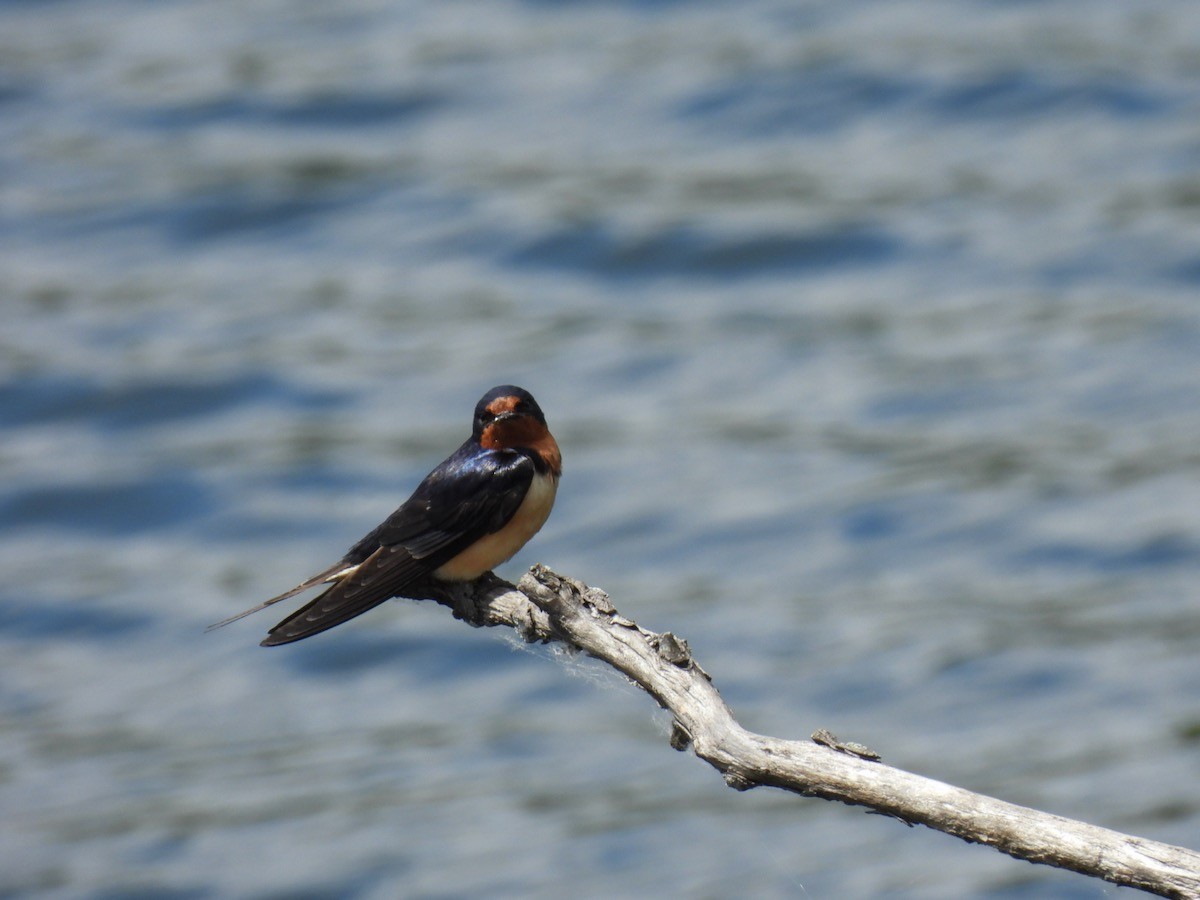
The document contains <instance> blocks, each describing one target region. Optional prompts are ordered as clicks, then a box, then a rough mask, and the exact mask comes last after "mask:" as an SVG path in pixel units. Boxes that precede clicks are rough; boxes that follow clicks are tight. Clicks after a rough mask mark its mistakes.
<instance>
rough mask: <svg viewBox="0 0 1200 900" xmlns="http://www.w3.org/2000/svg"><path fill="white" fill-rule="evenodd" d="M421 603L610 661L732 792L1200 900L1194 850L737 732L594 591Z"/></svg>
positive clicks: (685, 665) (562, 587)
mask: <svg viewBox="0 0 1200 900" xmlns="http://www.w3.org/2000/svg"><path fill="white" fill-rule="evenodd" d="M423 593H424V595H425V596H426V597H428V598H430V599H433V600H436V601H437V602H438V603H441V604H443V605H445V606H449V607H450V608H451V609H452V610H453V611H454V615H455V616H456V617H457V618H460V619H464V620H466V621H467V622H469V623H470V624H472V625H475V626H491V625H507V626H509V627H512V628H515V629H516V630H517V631H518V632H519V633H520V634H521V635H522V637H523V638H524V639H525V640H527V641H530V642H534V641H540V642H548V641H561V642H563V643H565V644H567V645H568V646H571V647H574V648H576V649H578V650H581V651H583V652H584V653H587V654H588V655H589V656H592V657H595V658H596V659H599V660H602V661H604V662H606V663H608V664H609V665H610V666H612V667H613V668H615V669H617V670H618V671H619V672H621V673H623V674H624V675H625V676H626V677H628V678H629V679H630V680H632V681H633V682H634V683H636V684H637V685H639V686H640V687H641V688H642V689H643V690H645V691H646V693H648V694H650V696H652V697H653V698H654V699H655V700H657V701H658V703H659V705H660V706H662V707H663V708H664V709H666V710H668V711H670V712H671V714H672V715H673V716H674V723H673V727H672V731H671V746H673V747H674V748H675V749H677V750H684V749H686V748H687V747H688V746H691V747H692V748H693V749H694V750H695V753H696V755H697V756H698V757H700V758H701V759H703V760H704V761H705V762H707V763H709V764H710V765H711V766H713V767H714V768H715V769H716V770H717V771H719V772H720V773H721V774H722V775H723V776H724V778H725V782H726V783H727V784H728V785H729V786H730V787H732V788H735V789H737V790H748V789H750V788H753V787H760V786H770V787H777V788H782V789H783V790H787V791H792V792H794V793H797V794H801V795H803V796H806V797H820V798H823V799H825V800H838V801H841V802H842V803H847V804H851V805H858V806H865V807H867V808H869V809H870V810H872V811H875V812H878V813H883V814H885V815H888V816H892V817H894V818H897V819H900V820H901V821H903V822H906V823H908V824H909V825H926V826H928V827H930V828H933V829H936V830H938V831H943V832H945V833H947V834H952V835H954V836H955V837H959V838H962V839H963V840H964V841H968V842H970V843H978V844H986V845H988V846H990V847H994V848H995V849H997V850H999V851H1000V852H1002V853H1007V854H1008V855H1009V856H1013V857H1016V858H1017V859H1024V860H1028V861H1029V862H1033V863H1041V864H1044V865H1049V866H1055V867H1057V868H1061V869H1069V870H1071V871H1074V872H1079V873H1081V874H1084V875H1090V876H1092V877H1095V878H1102V879H1104V880H1105V881H1109V882H1112V883H1113V884H1119V885H1124V886H1127V887H1133V888H1138V889H1140V890H1143V891H1148V892H1150V893H1153V894H1158V895H1160V896H1163V897H1192V898H1196V897H1200V853H1196V852H1193V851H1191V850H1187V849H1184V848H1182V847H1174V846H1171V845H1169V844H1162V843H1159V842H1157V841H1150V840H1145V839H1143V838H1138V837H1133V836H1131V835H1126V834H1121V833H1120V832H1116V831H1111V830H1109V829H1107V828H1099V827H1096V826H1094V825H1088V824H1085V823H1083V822H1078V821H1075V820H1072V819H1067V818H1063V817H1061V816H1055V815H1051V814H1049V813H1044V812H1040V811H1038V810H1035V809H1029V808H1027V807H1023V806H1017V805H1015V804H1012V803H1006V802H1004V801H1002V800H996V799H994V798H992V797H987V796H984V795H983V794H976V793H972V792H971V791H967V790H963V789H962V788H957V787H954V786H953V785H949V784H944V783H943V782H940V781H935V780H933V779H930V778H924V777H922V776H920V775H914V774H912V773H910V772H905V771H903V770H901V769H896V768H892V767H891V766H886V765H884V764H882V763H881V762H879V761H878V760H879V755H878V754H877V753H875V752H874V751H872V750H870V749H869V748H867V747H863V746H862V745H860V744H854V743H850V742H842V741H839V740H838V739H837V738H835V737H834V736H833V735H831V734H829V733H828V732H825V731H819V732H817V733H816V734H814V735H813V737H812V740H811V741H788V740H780V739H778V738H772V737H765V736H763V735H759V734H754V733H753V732H750V731H747V730H746V729H744V728H742V726H741V725H739V724H738V723H737V721H736V720H735V719H734V717H733V713H732V712H731V711H730V709H729V707H728V706H726V704H725V701H724V700H723V699H721V695H720V694H719V693H718V692H717V689H716V688H715V687H714V686H713V684H712V679H711V678H710V677H709V676H708V674H707V673H706V672H705V671H704V670H703V669H701V668H700V666H699V665H698V664H697V663H696V661H695V660H694V659H693V658H692V655H691V651H690V650H689V648H688V645H687V642H686V641H684V640H682V639H681V638H678V637H676V636H675V635H673V634H671V633H670V632H664V633H662V634H656V633H654V632H651V631H646V630H645V629H642V628H639V627H638V626H637V624H636V623H634V622H632V621H630V620H629V619H626V618H625V617H624V616H622V615H620V614H619V613H618V612H617V610H616V609H615V608H614V607H613V605H612V603H611V602H610V601H609V598H608V595H607V594H605V593H604V592H603V591H601V590H599V589H598V588H589V587H587V586H586V585H584V584H582V583H580V582H578V581H575V580H574V579H571V578H566V577H563V576H561V575H557V574H556V573H554V572H552V571H551V570H549V569H547V568H545V567H543V566H534V567H533V568H532V569H531V570H530V571H529V573H527V574H526V575H525V576H524V577H523V578H522V579H521V581H520V584H519V585H518V586H517V587H514V586H513V585H511V584H509V583H508V582H506V581H502V580H500V579H498V578H495V576H491V577H488V576H485V577H484V578H482V579H480V580H478V581H475V582H472V583H470V584H464V585H445V584H431V585H428V586H427V591H425V592H423Z"/></svg>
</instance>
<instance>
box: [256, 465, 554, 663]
mask: <svg viewBox="0 0 1200 900" xmlns="http://www.w3.org/2000/svg"><path fill="white" fill-rule="evenodd" d="M534 471H535V470H534V465H533V461H532V460H531V459H530V458H529V457H528V456H526V455H524V454H522V453H519V452H517V451H513V450H483V449H481V448H480V447H479V445H478V444H474V443H472V442H470V441H468V442H467V443H466V444H464V445H463V446H462V447H460V448H459V449H458V450H457V451H456V452H455V453H454V454H453V455H452V456H451V457H450V458H449V459H447V460H446V461H445V462H443V463H442V464H441V465H440V466H438V467H437V468H436V469H434V470H433V471H432V472H430V473H429V475H428V476H426V478H425V480H424V481H422V482H421V484H420V485H419V486H418V487H417V489H416V490H415V491H414V492H413V495H412V496H411V497H410V498H409V499H408V500H407V501H405V503H404V505H403V506H401V507H400V508H399V509H397V510H396V511H395V512H394V513H392V514H391V515H390V516H388V518H387V519H386V520H385V521H384V522H383V523H382V524H380V525H379V527H378V528H376V529H375V530H374V531H372V532H371V533H370V534H368V535H367V536H366V537H364V538H363V539H362V540H360V541H359V542H358V543H356V544H355V545H354V546H353V547H351V548H350V550H349V552H348V553H347V554H346V557H345V559H344V560H343V562H344V563H345V567H347V568H350V567H354V568H352V570H351V571H350V572H349V573H348V574H347V575H345V576H344V577H343V578H341V579H340V580H339V581H337V582H336V583H335V584H334V585H333V586H332V587H330V588H329V589H328V590H327V591H325V592H324V593H323V594H321V595H320V596H319V597H317V598H316V599H315V600H313V601H312V602H311V603H309V604H307V605H306V606H303V607H301V608H300V609H298V610H297V611H296V612H294V613H292V615H290V616H288V617H287V618H286V619H284V620H283V621H282V622H280V623H279V624H278V625H276V626H275V627H274V628H272V629H271V630H270V632H268V635H267V638H266V640H264V641H263V642H262V644H263V646H264V647H270V646H273V645H275V644H287V643H290V642H292V641H298V640H301V639H302V638H306V637H311V636H312V635H314V634H319V633H320V632H322V631H325V630H327V629H329V628H333V627H334V626H335V625H340V624H341V623H342V622H345V621H347V620H349V619H352V618H354V617H355V616H358V615H361V614H362V613H364V612H366V611H367V610H369V609H372V608H373V607H376V606H378V605H379V604H380V603H383V602H384V601H385V600H388V599H390V598H391V597H396V596H399V595H401V594H403V593H404V591H405V589H406V588H408V587H410V586H411V585H413V584H415V583H417V582H419V581H422V580H424V579H425V578H428V577H429V575H430V574H431V573H432V572H434V571H435V570H437V569H438V568H440V567H441V566H442V565H443V564H444V563H446V562H448V561H449V560H451V559H453V558H454V557H455V556H457V555H458V554H459V553H461V552H462V551H463V550H466V549H467V548H468V547H470V546H471V545H472V544H474V543H475V542H476V541H477V540H479V539H480V538H481V537H484V536H485V535H487V534H491V533H492V532H494V531H499V530H500V529H501V528H503V527H504V525H505V523H507V522H508V520H509V519H511V518H512V517H513V515H514V514H515V513H516V511H517V509H518V508H519V507H520V505H521V502H522V501H523V500H524V499H525V494H526V493H527V492H528V490H529V485H530V483H531V482H532V480H533V476H534Z"/></svg>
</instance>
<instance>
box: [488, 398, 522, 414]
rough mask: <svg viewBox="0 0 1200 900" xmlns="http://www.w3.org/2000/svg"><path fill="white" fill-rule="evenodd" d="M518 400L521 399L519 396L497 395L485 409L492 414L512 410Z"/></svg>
mask: <svg viewBox="0 0 1200 900" xmlns="http://www.w3.org/2000/svg"><path fill="white" fill-rule="evenodd" d="M520 402H521V401H520V399H519V398H517V397H513V396H511V395H509V396H507V397H497V398H496V399H495V400H493V401H492V402H491V403H489V404H488V405H487V411H488V412H490V413H491V414H492V415H493V416H498V415H500V414H501V413H506V412H512V411H513V410H514V409H516V408H517V404H518V403H520Z"/></svg>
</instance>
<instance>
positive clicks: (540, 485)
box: [433, 475, 558, 581]
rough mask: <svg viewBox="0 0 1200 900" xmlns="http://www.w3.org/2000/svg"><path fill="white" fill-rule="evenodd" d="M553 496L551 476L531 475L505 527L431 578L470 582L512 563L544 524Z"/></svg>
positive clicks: (555, 490)
mask: <svg viewBox="0 0 1200 900" xmlns="http://www.w3.org/2000/svg"><path fill="white" fill-rule="evenodd" d="M556 493H558V479H557V478H555V477H554V476H553V475H534V476H533V481H532V482H530V484H529V492H528V493H527V494H526V495H525V499H524V500H522V501H521V505H520V506H519V507H518V508H517V513H516V515H515V516H513V517H512V518H511V519H510V520H509V522H508V524H507V525H505V526H504V527H503V528H501V529H500V530H499V531H495V532H492V533H491V534H489V535H485V536H484V537H482V538H480V539H479V540H478V541H476V542H475V543H474V544H472V545H471V546H470V547H468V548H467V549H466V550H464V551H463V552H462V553H460V554H458V556H456V557H454V559H452V560H450V561H449V562H447V563H445V564H444V565H443V566H442V567H441V568H439V569H438V570H437V571H435V572H434V573H433V574H434V576H435V577H437V578H441V579H443V580H444V581H470V580H471V579H473V578H478V577H479V576H480V575H482V574H483V573H484V572H488V571H490V570H492V569H494V568H496V566H498V565H500V563H502V562H507V561H508V560H510V559H512V558H513V556H514V555H515V554H516V552H517V551H518V550H520V549H521V548H522V547H524V546H525V543H526V542H527V541H528V540H529V539H530V538H531V537H533V536H534V535H535V534H537V533H538V529H540V528H541V527H542V525H544V524H545V522H546V519H547V518H548V517H549V515H550V510H551V508H552V507H553V506H554V495H555V494H556Z"/></svg>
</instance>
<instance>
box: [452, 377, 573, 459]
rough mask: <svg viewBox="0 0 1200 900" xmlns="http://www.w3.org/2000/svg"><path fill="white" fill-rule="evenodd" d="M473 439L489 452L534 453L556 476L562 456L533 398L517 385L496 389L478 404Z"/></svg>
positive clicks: (504, 385)
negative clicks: (521, 451) (520, 451)
mask: <svg viewBox="0 0 1200 900" xmlns="http://www.w3.org/2000/svg"><path fill="white" fill-rule="evenodd" d="M471 434H472V436H473V437H474V438H475V439H476V440H478V441H479V444H480V446H481V447H483V448H484V449H485V450H532V451H533V452H535V453H536V454H538V456H539V457H540V459H541V460H542V462H543V463H544V464H545V465H546V466H547V467H548V468H549V469H550V470H551V471H552V472H553V473H554V474H555V475H558V474H559V473H560V472H561V471H562V455H561V453H560V452H559V449H558V444H557V443H556V442H555V440H554V436H553V435H551V434H550V429H548V428H547V427H546V416H545V414H544V413H543V412H542V408H541V407H540V406H538V404H537V401H536V400H534V399H533V395H532V394H530V393H529V391H527V390H525V389H524V388H519V387H517V386H516V385H513V384H502V385H500V386H499V387H494V388H492V389H491V390H490V391H488V392H487V393H486V394H484V395H483V397H482V398H480V400H479V403H477V404H476V405H475V421H474V422H473V423H472V430H471Z"/></svg>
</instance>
